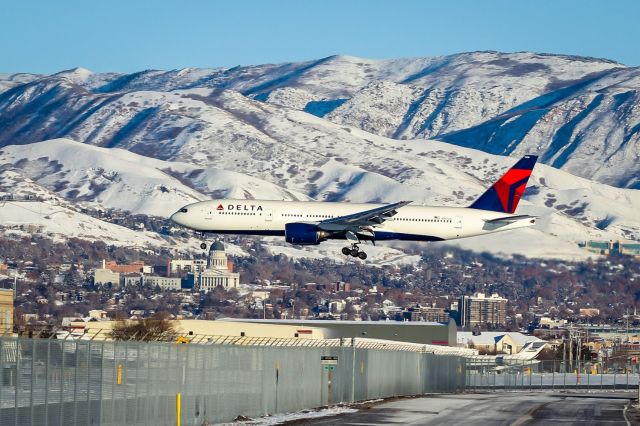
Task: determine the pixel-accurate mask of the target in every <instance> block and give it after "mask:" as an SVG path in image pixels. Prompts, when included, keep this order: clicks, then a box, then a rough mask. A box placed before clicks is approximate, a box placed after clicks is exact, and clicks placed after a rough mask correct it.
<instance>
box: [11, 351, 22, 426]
mask: <svg viewBox="0 0 640 426" xmlns="http://www.w3.org/2000/svg"><path fill="white" fill-rule="evenodd" d="M20 346H21V345H20V340H16V386H15V388H16V394H15V398H14V399H15V410H13V414H14V416H13V420H14V422H15V425H16V426H19V425H18V408H19V405H18V395H20V358H21V355H20Z"/></svg>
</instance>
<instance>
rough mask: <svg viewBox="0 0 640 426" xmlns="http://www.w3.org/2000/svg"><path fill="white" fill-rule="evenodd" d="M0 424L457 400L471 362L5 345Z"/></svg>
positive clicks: (79, 343) (158, 420)
mask: <svg viewBox="0 0 640 426" xmlns="http://www.w3.org/2000/svg"><path fill="white" fill-rule="evenodd" d="M0 361H1V369H2V372H1V375H0V425H3V426H4V425H20V426H22V425H56V426H67V425H125V424H127V425H129V424H135V425H137V424H140V425H143V424H145V425H146V424H149V425H163V424H176V411H177V406H176V400H177V398H176V396H177V394H180V400H181V402H180V412H181V415H180V418H181V423H182V424H183V425H202V424H207V423H213V422H224V421H231V420H233V419H235V418H237V417H238V416H241V415H242V416H247V417H257V416H262V415H265V414H272V413H282V412H292V411H298V410H301V409H305V408H314V407H319V406H324V405H329V404H335V403H340V402H352V401H358V400H367V399H373V398H381V397H389V396H394V395H415V394H421V393H427V392H460V391H463V390H464V386H465V361H464V358H462V357H459V356H455V355H434V354H430V353H425V352H420V351H406V350H384V349H369V348H367V349H362V348H359V347H358V345H355V346H354V345H351V344H350V342H345V345H344V346H337V347H335V346H334V347H330V346H328V347H269V346H236V345H220V344H210V345H207V344H175V343H161V342H113V341H88V340H64V341H63V340H55V339H23V338H9V337H2V338H0Z"/></svg>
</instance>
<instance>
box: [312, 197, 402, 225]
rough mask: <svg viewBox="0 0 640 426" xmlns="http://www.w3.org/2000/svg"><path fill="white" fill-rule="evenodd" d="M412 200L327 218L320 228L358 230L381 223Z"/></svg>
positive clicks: (321, 222) (320, 223)
mask: <svg viewBox="0 0 640 426" xmlns="http://www.w3.org/2000/svg"><path fill="white" fill-rule="evenodd" d="M409 203H411V201H400V202H399V203H393V204H387V205H386V206H382V207H376V208H375V209H371V210H365V211H362V212H358V213H353V214H350V215H347V216H339V217H334V218H331V219H326V220H323V221H320V222H319V223H318V228H320V229H323V230H325V231H340V230H357V229H359V228H363V227H370V226H376V225H380V224H381V223H382V222H384V221H385V220H387V219H389V218H390V217H392V216H394V215H395V214H396V213H398V210H397V209H399V208H400V207H403V206H406V205H407V204H409Z"/></svg>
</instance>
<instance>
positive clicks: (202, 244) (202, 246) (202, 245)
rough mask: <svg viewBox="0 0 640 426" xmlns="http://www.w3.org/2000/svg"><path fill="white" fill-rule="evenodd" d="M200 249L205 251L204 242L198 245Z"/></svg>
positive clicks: (205, 245)
mask: <svg viewBox="0 0 640 426" xmlns="http://www.w3.org/2000/svg"><path fill="white" fill-rule="evenodd" d="M200 248H201V249H202V250H206V249H207V243H205V242H202V243H200Z"/></svg>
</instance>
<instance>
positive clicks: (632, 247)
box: [580, 240, 640, 257]
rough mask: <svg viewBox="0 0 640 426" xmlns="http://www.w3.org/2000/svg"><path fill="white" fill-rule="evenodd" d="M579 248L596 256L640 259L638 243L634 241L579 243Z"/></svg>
mask: <svg viewBox="0 0 640 426" xmlns="http://www.w3.org/2000/svg"><path fill="white" fill-rule="evenodd" d="M580 247H583V248H585V249H587V250H588V251H590V252H592V253H597V254H607V255H610V254H624V255H628V256H635V257H640V243H638V242H635V241H622V240H615V241H614V240H609V241H595V240H588V241H585V242H583V243H580Z"/></svg>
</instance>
